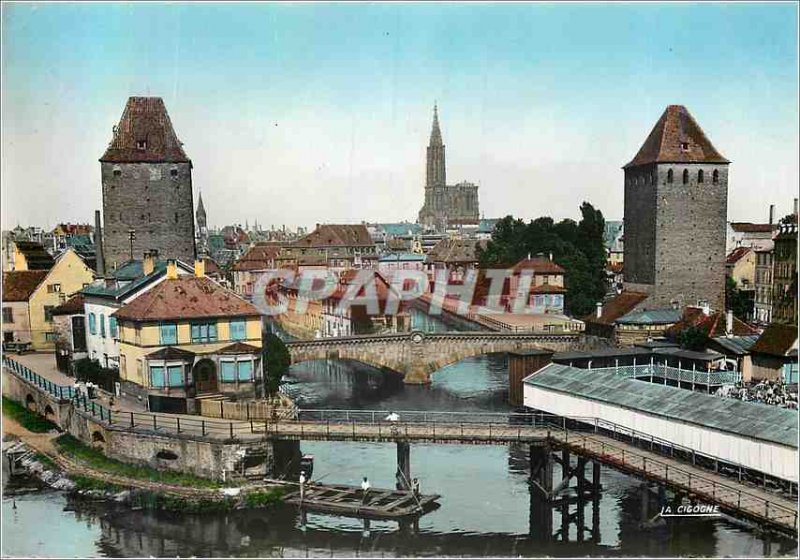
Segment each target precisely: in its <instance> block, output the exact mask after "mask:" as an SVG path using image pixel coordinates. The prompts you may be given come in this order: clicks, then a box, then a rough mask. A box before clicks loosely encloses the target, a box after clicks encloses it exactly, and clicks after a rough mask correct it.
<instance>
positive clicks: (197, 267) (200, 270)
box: [194, 259, 206, 278]
mask: <svg viewBox="0 0 800 560" xmlns="http://www.w3.org/2000/svg"><path fill="white" fill-rule="evenodd" d="M194 275H195V276H197V277H198V278H202V277H203V276H205V275H206V261H204V260H203V259H195V261H194Z"/></svg>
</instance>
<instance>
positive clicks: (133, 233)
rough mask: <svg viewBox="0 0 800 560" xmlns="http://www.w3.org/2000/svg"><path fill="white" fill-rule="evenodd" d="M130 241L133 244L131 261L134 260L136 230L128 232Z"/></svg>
mask: <svg viewBox="0 0 800 560" xmlns="http://www.w3.org/2000/svg"><path fill="white" fill-rule="evenodd" d="M128 239H129V240H130V242H131V259H130V260H133V241H134V240H135V239H136V230H135V229H129V230H128Z"/></svg>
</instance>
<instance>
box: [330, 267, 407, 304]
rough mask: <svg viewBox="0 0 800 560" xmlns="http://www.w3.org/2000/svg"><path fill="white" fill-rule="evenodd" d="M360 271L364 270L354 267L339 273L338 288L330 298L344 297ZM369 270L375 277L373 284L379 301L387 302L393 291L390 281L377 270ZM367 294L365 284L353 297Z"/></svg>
mask: <svg viewBox="0 0 800 560" xmlns="http://www.w3.org/2000/svg"><path fill="white" fill-rule="evenodd" d="M360 272H362V271H361V270H355V269H352V268H351V269H347V270H343V271H342V272H341V274H339V283H338V284H337V285H336V289H335V290H334V291H333V293H332V294H331V295H330V296H328V298H329V299H333V300H340V299H342V298H344V296H345V295H346V294H347V292H348V290H349V289H350V286H351V284H352V282H353V281H354V280H355V279H356V276H357V275H358V274H359V273H360ZM368 272H370V273H371V274H372V275H373V277H374V284H373V285H374V286H375V293H376V294H377V297H378V302H379V303H383V302H385V301H386V300H387V299H388V297H389V293H390V292H391V291H392V288H391V287H390V285H389V282H388V281H387V280H386V278H384V277H383V275H382V274H381V273H380V272H378V271H377V270H371V271H368ZM365 295H367V291H366V288H365V287H364V285H362V286H361V288H359V290H358V292H357V293H356V294H355V296H353V297H363V296H365Z"/></svg>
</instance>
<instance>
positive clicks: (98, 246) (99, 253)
mask: <svg viewBox="0 0 800 560" xmlns="http://www.w3.org/2000/svg"><path fill="white" fill-rule="evenodd" d="M94 250H95V261H96V264H95V265H94V266H95V272H96V273H97V275H98V276H100V277H101V278H102V277H103V276H105V275H106V263H105V258H104V257H103V230H102V229H101V227H100V210H95V211H94Z"/></svg>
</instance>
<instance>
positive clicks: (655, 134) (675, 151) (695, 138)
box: [625, 105, 730, 168]
mask: <svg viewBox="0 0 800 560" xmlns="http://www.w3.org/2000/svg"><path fill="white" fill-rule="evenodd" d="M683 143H686V144H688V149H684V148H683V147H682V144H683ZM648 163H730V162H729V161H728V160H727V159H725V157H724V156H723V155H722V154H720V153H719V152H718V151H717V149H716V148H715V147H714V146H713V144H711V141H710V140H709V139H708V138H707V137H706V134H705V132H703V129H702V128H700V125H699V124H697V121H695V120H694V118H693V117H692V115H691V114H690V113H689V111H688V110H687V109H686V107H684V106H683V105H669V106H668V107H667V108H666V110H665V111H664V113H663V114H662V115H661V118H660V119H658V122H657V123H656V125H655V126H654V127H653V130H652V131H651V132H650V135H649V136H648V137H647V140H645V141H644V144H642V147H641V148H639V152H638V153H637V154H636V156H635V157H634V158H633V159H632V160H631V161H630V163H628V164H627V165H625V168H628V167H634V166H637V165H645V164H648Z"/></svg>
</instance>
